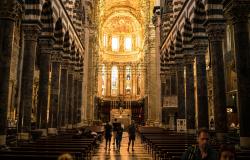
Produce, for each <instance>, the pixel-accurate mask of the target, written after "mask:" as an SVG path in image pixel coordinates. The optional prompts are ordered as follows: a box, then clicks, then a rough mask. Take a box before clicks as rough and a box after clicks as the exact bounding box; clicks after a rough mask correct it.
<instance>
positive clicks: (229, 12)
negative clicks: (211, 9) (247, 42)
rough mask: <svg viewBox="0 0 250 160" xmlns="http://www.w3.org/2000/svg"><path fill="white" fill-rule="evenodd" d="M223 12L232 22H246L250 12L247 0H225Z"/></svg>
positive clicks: (249, 3) (249, 4)
mask: <svg viewBox="0 0 250 160" xmlns="http://www.w3.org/2000/svg"><path fill="white" fill-rule="evenodd" d="M223 6H224V13H225V14H226V16H227V17H228V18H229V19H230V20H231V21H232V22H233V23H247V22H248V15H249V13H250V2H249V0H237V1H236V0H225V1H224V2H223Z"/></svg>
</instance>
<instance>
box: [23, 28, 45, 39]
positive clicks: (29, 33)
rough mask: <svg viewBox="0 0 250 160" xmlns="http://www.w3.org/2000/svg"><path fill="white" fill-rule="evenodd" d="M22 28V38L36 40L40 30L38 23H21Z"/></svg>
mask: <svg viewBox="0 0 250 160" xmlns="http://www.w3.org/2000/svg"><path fill="white" fill-rule="evenodd" d="M22 29H23V32H24V39H25V40H31V41H37V40H38V36H39V34H40V31H41V27H40V26H39V25H38V24H23V25H22Z"/></svg>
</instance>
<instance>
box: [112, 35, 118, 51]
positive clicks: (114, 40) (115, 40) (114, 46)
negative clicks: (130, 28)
mask: <svg viewBox="0 0 250 160" xmlns="http://www.w3.org/2000/svg"><path fill="white" fill-rule="evenodd" d="M118 50H119V38H118V37H116V36H114V37H112V51H118Z"/></svg>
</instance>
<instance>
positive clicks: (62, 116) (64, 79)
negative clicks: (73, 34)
mask: <svg viewBox="0 0 250 160" xmlns="http://www.w3.org/2000/svg"><path fill="white" fill-rule="evenodd" d="M63 48H64V51H63V53H62V62H61V64H62V65H61V77H60V106H59V125H60V128H66V126H67V123H68V114H67V113H68V107H69V102H68V73H69V71H68V66H69V60H70V52H69V50H70V42H69V32H68V31H67V32H66V33H65V35H64V43H63Z"/></svg>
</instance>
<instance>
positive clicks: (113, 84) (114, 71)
mask: <svg viewBox="0 0 250 160" xmlns="http://www.w3.org/2000/svg"><path fill="white" fill-rule="evenodd" d="M111 78H112V79H111V95H117V93H118V68H117V66H113V67H112V75H111Z"/></svg>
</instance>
